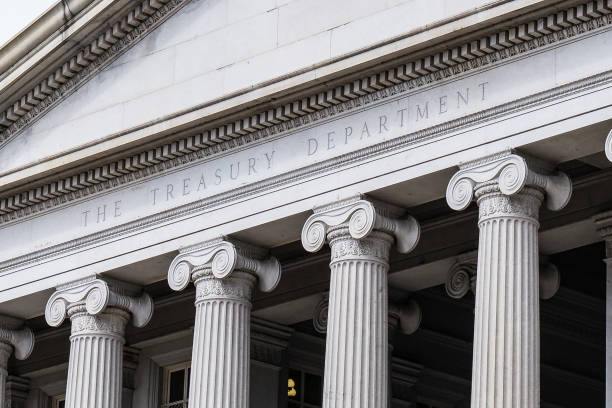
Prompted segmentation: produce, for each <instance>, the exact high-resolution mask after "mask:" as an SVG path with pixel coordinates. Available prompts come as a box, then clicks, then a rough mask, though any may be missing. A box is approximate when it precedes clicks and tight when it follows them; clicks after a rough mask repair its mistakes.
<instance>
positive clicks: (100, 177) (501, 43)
mask: <svg viewBox="0 0 612 408" xmlns="http://www.w3.org/2000/svg"><path fill="white" fill-rule="evenodd" d="M147 1H151V2H154V1H155V0H145V2H144V3H146V2H147ZM186 1H187V0H172V1H171V2H169V3H168V4H166V5H165V6H163V7H162V8H161V9H160V10H158V11H157V12H156V13H160V14H161V10H165V8H170V7H171V5H172V7H173V8H172V10H173V11H174V10H175V9H177V8H178V7H180V5H182V3H184V2H186ZM611 2H612V0H604V1H599V2H589V3H587V4H583V5H579V6H575V7H572V8H570V9H567V10H564V11H560V12H558V13H556V14H554V15H551V16H547V17H543V18H540V19H538V20H535V21H533V22H530V23H526V24H521V25H519V26H516V27H512V28H509V29H508V30H505V31H502V32H500V33H496V34H492V35H490V36H487V37H485V38H482V39H480V40H477V41H472V42H470V43H467V44H464V45H463V46H460V47H456V48H455V49H453V50H446V51H443V52H440V53H438V54H435V55H431V56H427V57H424V58H422V59H419V60H417V61H413V62H409V63H407V64H403V65H401V66H399V67H396V68H393V69H389V70H386V71H383V72H380V73H378V74H374V75H370V76H368V77H365V78H362V79H359V80H356V81H353V82H350V83H347V84H344V85H341V86H338V87H336V88H334V89H331V90H328V91H325V92H321V93H318V94H316V95H311V96H309V97H306V98H303V99H301V100H298V101H294V102H291V103H287V104H285V105H282V106H280V107H277V108H274V109H270V110H267V111H264V112H260V113H257V114H255V115H252V116H249V117H247V118H241V119H238V120H235V121H232V122H230V123H227V124H225V125H222V126H219V127H216V128H213V129H205V130H203V131H202V132H201V133H198V134H197V135H193V136H189V137H187V138H184V139H180V140H178V141H175V142H172V143H168V144H166V145H163V146H161V147H158V148H155V149H151V150H148V151H145V152H142V153H140V154H136V155H134V156H130V157H126V158H123V159H121V160H118V161H115V162H112V163H109V164H106V165H104V166H100V167H97V168H94V169H90V170H88V171H83V172H81V173H78V174H75V175H73V176H70V177H66V178H64V179H61V180H57V181H54V182H53V183H49V184H45V185H43V186H40V187H37V188H35V189H31V190H27V191H23V192H21V193H18V194H15V195H12V196H9V197H3V198H0V222H1V223H5V222H9V221H11V220H14V219H16V218H21V217H25V216H29V215H31V214H34V213H39V212H41V211H45V210H48V209H50V208H52V207H56V206H58V205H62V204H64V203H66V202H68V201H74V200H78V199H81V198H83V197H87V196H89V195H92V194H96V193H99V192H101V191H104V190H108V189H112V188H115V187H118V186H120V185H123V184H126V183H130V182H133V181H136V180H141V179H142V178H146V177H151V176H154V175H156V174H158V173H160V172H163V171H165V170H167V169H170V168H174V167H177V166H181V165H185V164H189V163H192V162H194V161H197V160H201V159H204V158H207V157H208V156H210V155H214V154H217V153H220V152H222V151H225V150H227V149H231V148H233V147H236V146H241V145H244V144H248V143H251V142H254V141H257V140H259V139H262V138H265V137H268V136H270V135H274V134H277V133H279V132H283V131H287V130H291V129H295V128H297V127H300V126H304V125H307V124H310V123H312V122H315V121H318V120H321V119H325V118H327V117H330V116H334V115H337V114H340V113H342V112H344V111H347V110H350V109H354V108H359V107H361V106H363V105H366V104H370V103H373V102H376V101H379V100H381V99H385V98H388V97H392V96H395V95H398V94H401V93H405V92H407V91H411V90H413V89H415V88H419V87H423V86H428V85H430V84H431V83H434V82H436V81H440V80H446V79H448V78H451V77H455V76H457V75H461V74H462V73H465V72H468V71H473V70H475V69H479V68H482V67H485V66H488V65H491V64H495V63H497V62H498V61H503V60H506V59H508V58H512V57H515V56H518V55H520V54H524V53H527V52H531V51H534V50H536V49H539V48H542V47H546V46H548V45H550V44H555V43H557V42H559V41H564V40H567V39H570V38H573V37H576V36H579V35H581V34H584V33H587V32H591V31H593V30H597V29H600V28H602V27H606V26H608V25H610V24H612V14H610V10H611V9H612V6H611ZM144 3H143V4H144ZM155 15H157V14H155ZM576 16H580V17H579V18H578V17H576ZM152 17H153V16H152ZM159 18H161V17H159ZM157 24H158V23H157ZM137 30H140V26H139V27H138V29H137ZM135 31H136V30H135ZM130 35H132V33H130V34H128V35H127V36H126V37H124V39H125V38H128V37H129V36H130ZM124 39H122V40H121V41H123V40H124ZM121 41H119V42H117V44H119V43H121ZM117 44H114V45H113V46H112V47H111V48H109V49H108V50H106V52H105V54H106V53H109V51H110V50H113V49H114V47H115V46H116V45H117ZM65 65H66V64H64V66H65ZM86 69H87V68H86ZM82 72H83V71H82ZM78 75H81V73H79V74H78ZM73 80H74V78H71V79H70V80H68V81H67V82H66V83H65V84H64V85H62V87H65V86H66V84H70V83H72V81H73ZM570 88H571V87H570ZM55 93H58V96H57V98H60V96H59V92H58V91H57V90H56V91H55ZM55 93H54V95H55ZM561 95H563V96H566V95H567V90H566V91H565V92H564V93H562V94H561ZM24 98H25V97H24ZM24 98H21V99H20V101H21V100H24ZM532 99H533V98H528V100H530V103H532V102H533V100H532ZM58 100H59V99H58ZM516 102H518V101H515V102H513V103H511V104H508V105H507V106H508V107H510V106H512V108H513V109H515V108H516V107H515V106H514V105H516ZM44 103H45V102H44V101H43V102H42V103H40V104H39V105H38V106H36V107H35V108H33V109H31V110H30V111H29V112H26V113H27V115H26V116H24V117H29V116H31V115H33V112H36V111H37V109H39V108H40V107H41V106H42V105H44ZM20 111H24V109H21V110H20ZM499 111H500V109H492V110H491V112H495V115H497V114H499ZM473 116H474V117H477V118H478V119H479V120H482V118H483V113H479V114H478V115H473ZM23 120H24V118H21V119H19V120H18V121H17V122H15V123H14V124H13V125H11V127H10V128H9V129H8V130H7V131H9V130H10V129H12V128H13V127H14V126H15V125H16V124H17V123H22V121H23ZM454 122H456V123H458V124H461V125H463V124H464V123H465V120H457V121H453V122H451V123H454ZM27 123H29V122H23V123H22V125H23V126H25V125H26V124H27ZM448 128H449V125H448V124H446V125H441V126H437V127H436V129H429V130H426V131H422V132H417V134H416V135H419V136H421V137H425V136H429V135H430V133H431V135H436V134H440V132H441V131H448ZM7 131H5V133H6V132H7ZM416 135H410V137H409V139H413V138H414V137H415V136H416ZM0 140H1V138H0ZM0 143H2V142H1V141H0ZM0 146H1V144H0Z"/></svg>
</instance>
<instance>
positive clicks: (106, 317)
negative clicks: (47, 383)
mask: <svg viewBox="0 0 612 408" xmlns="http://www.w3.org/2000/svg"><path fill="white" fill-rule="evenodd" d="M68 314H69V316H70V320H71V322H72V333H71V336H70V359H69V363H68V380H67V386H66V407H67V408H83V407H96V408H121V390H122V372H123V370H122V368H123V344H124V331H125V325H126V324H127V321H128V319H129V314H128V313H127V312H125V311H123V310H120V309H115V308H107V309H106V310H105V312H103V313H101V314H99V315H96V316H92V315H89V314H88V313H87V312H86V310H85V307H84V306H76V307H73V308H71V309H70V310H69V311H68Z"/></svg>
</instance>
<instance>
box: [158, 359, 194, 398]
mask: <svg viewBox="0 0 612 408" xmlns="http://www.w3.org/2000/svg"><path fill="white" fill-rule="evenodd" d="M190 371H191V362H190V361H187V362H184V363H180V364H175V365H172V366H168V367H164V388H163V395H162V405H161V406H162V408H187V401H188V398H189V375H190Z"/></svg>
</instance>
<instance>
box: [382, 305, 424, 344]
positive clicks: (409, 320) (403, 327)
mask: <svg viewBox="0 0 612 408" xmlns="http://www.w3.org/2000/svg"><path fill="white" fill-rule="evenodd" d="M422 317H423V314H422V312H421V306H419V304H418V303H417V302H416V301H415V300H414V299H410V300H409V301H408V302H406V303H391V304H389V323H390V324H391V322H392V321H395V322H396V324H397V327H398V328H399V329H400V331H401V332H402V333H404V334H407V335H409V334H413V333H414V332H416V331H417V330H418V329H419V327H420V326H421V320H422Z"/></svg>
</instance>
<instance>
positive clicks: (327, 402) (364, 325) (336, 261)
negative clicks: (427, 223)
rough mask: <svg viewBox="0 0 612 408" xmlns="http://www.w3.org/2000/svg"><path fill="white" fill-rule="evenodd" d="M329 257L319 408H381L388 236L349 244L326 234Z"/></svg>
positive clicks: (343, 235) (342, 231) (344, 232)
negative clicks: (320, 401) (324, 343)
mask: <svg viewBox="0 0 612 408" xmlns="http://www.w3.org/2000/svg"><path fill="white" fill-rule="evenodd" d="M328 239H329V243H330V247H331V251H332V258H331V263H330V267H331V282H330V292H329V312H328V313H329V314H328V321H327V343H326V349H325V377H324V385H323V407H324V408H340V407H342V408H358V407H368V408H386V407H387V404H388V388H389V382H388V373H389V352H388V325H387V320H388V300H387V272H388V269H389V264H388V257H389V248H390V246H391V244H392V242H393V238H392V236H391V235H389V234H386V233H381V232H373V233H371V234H370V235H369V236H368V237H367V238H363V239H354V238H352V237H351V236H350V234H349V231H348V227H347V226H346V225H343V226H340V227H335V228H331V229H330V230H329V232H328Z"/></svg>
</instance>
